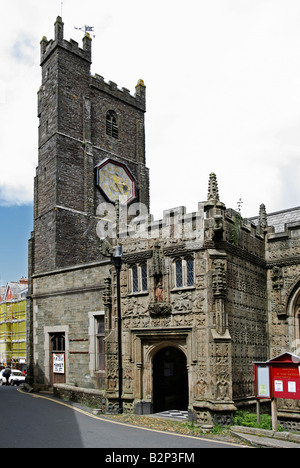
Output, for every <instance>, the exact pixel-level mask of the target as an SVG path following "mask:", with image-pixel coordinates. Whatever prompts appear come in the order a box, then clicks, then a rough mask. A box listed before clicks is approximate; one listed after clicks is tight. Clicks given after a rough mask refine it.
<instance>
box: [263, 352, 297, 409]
mask: <svg viewBox="0 0 300 468" xmlns="http://www.w3.org/2000/svg"><path fill="white" fill-rule="evenodd" d="M269 379H270V380H269ZM268 382H270V386H269V387H268ZM255 397H256V398H258V399H261V398H285V399H287V400H300V358H299V356H296V355H294V354H291V353H284V354H281V355H280V356H277V357H276V358H273V359H270V360H269V361H267V362H265V363H255Z"/></svg>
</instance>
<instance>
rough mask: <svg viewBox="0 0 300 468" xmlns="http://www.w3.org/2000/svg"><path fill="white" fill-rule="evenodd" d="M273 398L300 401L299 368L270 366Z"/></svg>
mask: <svg viewBox="0 0 300 468" xmlns="http://www.w3.org/2000/svg"><path fill="white" fill-rule="evenodd" d="M271 372H272V387H273V388H272V390H273V398H286V399H289V400H300V367H299V366H298V365H296V364H295V365H289V366H278V365H276V366H272V371H271Z"/></svg>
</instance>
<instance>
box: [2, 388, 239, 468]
mask: <svg viewBox="0 0 300 468" xmlns="http://www.w3.org/2000/svg"><path fill="white" fill-rule="evenodd" d="M153 447H155V448H156V449H155V450H159V449H168V450H169V451H171V452H172V450H173V451H176V450H177V451H178V448H180V449H183V450H184V449H199V448H232V447H239V446H238V445H234V444H226V443H223V442H222V443H221V442H217V441H211V440H205V439H200V438H194V437H188V436H182V435H174V434H168V433H163V432H159V431H154V430H149V429H142V428H137V427H133V426H130V425H125V424H120V423H116V422H110V421H107V420H104V419H101V418H99V417H98V416H94V415H92V414H90V413H88V412H86V411H83V410H81V409H79V408H75V407H72V406H71V405H68V403H66V402H63V401H61V400H53V399H51V398H49V397H46V396H42V395H38V394H34V393H23V392H22V391H21V390H19V389H18V388H16V387H6V386H5V387H4V386H2V387H0V448H105V449H113V450H114V451H109V452H107V453H110V454H113V455H112V456H114V457H116V456H117V455H118V453H120V454H121V453H123V452H122V449H134V448H139V449H142V448H143V449H145V448H151V449H152V448H153ZM118 449H120V452H118ZM127 451H128V450H127ZM188 453H193V450H192V451H191V450H189V452H188ZM111 461H113V460H111ZM114 461H116V460H114ZM144 461H147V460H145V459H144ZM148 461H149V460H148ZM157 461H158V460H157ZM188 461H190V460H188ZM192 461H195V460H192ZM133 464H134V463H133Z"/></svg>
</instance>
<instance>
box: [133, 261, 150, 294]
mask: <svg viewBox="0 0 300 468" xmlns="http://www.w3.org/2000/svg"><path fill="white" fill-rule="evenodd" d="M147 291H148V270H147V264H146V263H143V264H142V265H135V266H133V267H132V268H131V292H132V293H145V292H147Z"/></svg>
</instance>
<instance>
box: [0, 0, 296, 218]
mask: <svg viewBox="0 0 300 468" xmlns="http://www.w3.org/2000/svg"><path fill="white" fill-rule="evenodd" d="M60 4H61V2H60V1H59V0H56V1H54V2H51V3H50V2H48V1H46V0H40V1H37V0H27V1H26V2H24V1H21V0H14V1H11V2H8V3H7V4H6V5H5V6H4V7H3V10H4V12H3V18H2V20H3V27H2V35H3V34H4V36H3V37H5V38H7V40H6V41H2V42H1V54H0V57H1V58H0V62H1V63H0V128H1V133H2V139H1V148H0V158H1V170H0V196H1V197H2V200H1V198H0V203H1V202H2V203H3V200H6V202H7V203H8V202H9V203H14V202H17V203H22V202H24V203H25V202H28V201H29V200H30V199H31V198H32V186H33V177H34V173H35V166H36V164H37V152H38V149H37V126H38V120H37V118H36V92H37V90H38V88H39V86H40V70H39V41H40V40H41V38H42V36H44V35H46V36H47V37H48V39H50V38H53V34H54V31H53V23H54V21H55V18H56V16H57V15H58V14H60ZM299 19H300V3H299V1H298V0H289V1H288V2H286V1H283V0H242V1H241V0H210V1H207V0H188V1H187V2H185V3H182V2H179V0H162V1H161V0H159V1H158V0H153V1H152V2H146V3H145V2H144V3H141V2H140V1H137V0H128V1H126V2H124V0H115V1H114V2H108V3H105V4H103V3H99V2H97V1H96V0H86V1H85V2H84V3H82V2H80V1H79V0H72V1H70V0H65V1H64V9H63V20H64V23H65V38H66V39H69V38H70V37H72V38H74V39H75V40H77V41H78V42H79V43H80V42H81V38H82V33H81V32H78V31H76V30H75V29H74V26H77V27H78V26H84V24H89V25H92V26H94V27H95V34H96V38H95V39H94V40H93V66H92V71H93V73H95V72H96V73H99V74H100V75H102V76H104V77H105V80H106V81H109V80H112V81H115V82H116V83H118V85H119V87H126V88H129V89H131V91H132V92H134V86H135V84H136V82H137V80H138V79H139V78H143V79H144V81H145V83H146V86H147V110H148V112H147V114H146V149H147V164H148V166H149V167H150V171H151V199H152V211H153V212H154V214H155V216H159V215H160V213H162V210H163V209H167V208H170V207H172V206H176V205H182V204H184V205H187V209H188V210H189V211H191V210H195V209H196V208H197V203H198V201H201V200H204V199H205V198H206V195H207V182H208V176H209V173H210V172H213V171H214V172H216V173H217V176H218V181H219V189H220V196H221V199H222V201H224V203H225V204H226V205H227V206H232V207H236V202H237V201H238V199H239V198H242V199H243V201H244V204H243V214H244V215H245V216H251V215H255V214H256V213H257V212H258V208H259V205H260V203H265V204H266V205H267V209H268V210H269V211H275V210H277V209H283V208H288V207H290V206H291V205H294V206H296V205H299V189H298V187H297V182H296V176H297V177H298V175H299V164H300V163H299V161H300V159H299V155H300V137H299V124H300V110H299V109H300V87H299V82H300V65H299V64H300V62H299V56H300V36H299V28H298V24H299ZM298 180H299V177H298ZM285 203H287V204H288V206H287V205H284V204H285Z"/></svg>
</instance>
